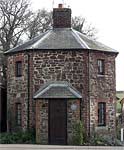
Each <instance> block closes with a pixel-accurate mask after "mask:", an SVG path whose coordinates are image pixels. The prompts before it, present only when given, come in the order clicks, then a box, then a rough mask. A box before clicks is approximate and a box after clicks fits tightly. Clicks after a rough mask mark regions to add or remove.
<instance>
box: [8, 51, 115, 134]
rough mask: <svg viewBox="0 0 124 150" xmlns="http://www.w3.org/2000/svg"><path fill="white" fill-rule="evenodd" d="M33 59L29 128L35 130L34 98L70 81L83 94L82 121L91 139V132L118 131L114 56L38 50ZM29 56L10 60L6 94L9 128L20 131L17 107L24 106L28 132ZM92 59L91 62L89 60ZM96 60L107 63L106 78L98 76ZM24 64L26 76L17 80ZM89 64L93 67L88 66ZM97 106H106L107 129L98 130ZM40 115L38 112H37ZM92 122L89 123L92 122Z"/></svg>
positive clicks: (23, 127) (24, 126)
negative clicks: (43, 89) (49, 86)
mask: <svg viewBox="0 0 124 150" xmlns="http://www.w3.org/2000/svg"><path fill="white" fill-rule="evenodd" d="M28 55H30V58H29V63H30V69H29V72H30V80H29V83H30V89H29V93H30V95H29V96H30V108H29V112H30V116H29V118H30V120H29V123H30V128H32V127H35V122H37V121H35V118H36V115H35V101H34V100H33V95H34V94H35V92H36V91H37V90H39V88H40V87H41V86H42V85H44V83H46V82H48V81H67V82H68V83H70V84H71V85H72V86H73V87H75V88H76V89H77V90H78V91H79V92H80V93H81V94H82V100H81V120H83V122H84V126H85V129H86V132H87V135H89V131H91V134H92V131H93V130H94V128H95V129H96V131H99V132H100V131H104V130H103V129H105V131H106V132H108V133H113V134H114V131H115V100H116V97H115V95H116V93H115V55H113V54H112V53H103V52H97V51H92V52H90V54H88V51H86V50H82V51H81V50H78V51H74V50H70V51H69V50H68V51H67V50H54V51H52V50H48V51H47V50H44V51H43V50H42V51H41V50H39V51H38V50H37V51H32V52H30V53H29V54H28ZM28 55H27V53H18V54H13V55H10V56H8V70H7V92H8V95H7V96H8V126H9V129H10V130H15V129H16V130H17V129H18V127H16V123H15V114H16V110H15V104H16V103H21V105H22V126H21V128H22V129H23V130H26V129H27V122H28V121H27V116H28V115H27V112H28V109H27V107H28V87H27V86H28ZM88 57H89V59H88ZM97 59H104V60H105V75H103V76H99V75H98V73H97ZM20 60H21V61H22V63H23V75H22V77H15V62H16V61H20ZM88 61H89V62H90V64H88ZM98 102H106V106H107V110H106V113H107V118H106V122H107V126H106V127H105V128H102V130H101V128H99V127H98ZM36 113H38V112H36ZM89 120H90V122H89Z"/></svg>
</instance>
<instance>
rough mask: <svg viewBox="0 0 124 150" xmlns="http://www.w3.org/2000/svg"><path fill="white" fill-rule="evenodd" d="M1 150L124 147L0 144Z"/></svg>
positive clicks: (110, 149) (119, 149) (105, 149)
mask: <svg viewBox="0 0 124 150" xmlns="http://www.w3.org/2000/svg"><path fill="white" fill-rule="evenodd" d="M0 150H124V147H122V146H120V147H119V146H114V147H110V146H56V145H24V144H22V145H19V144H0Z"/></svg>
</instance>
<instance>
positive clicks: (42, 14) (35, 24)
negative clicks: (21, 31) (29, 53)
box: [27, 9, 52, 39]
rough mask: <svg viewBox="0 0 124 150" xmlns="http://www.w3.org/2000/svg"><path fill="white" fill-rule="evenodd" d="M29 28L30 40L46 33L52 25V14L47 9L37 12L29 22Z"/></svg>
mask: <svg viewBox="0 0 124 150" xmlns="http://www.w3.org/2000/svg"><path fill="white" fill-rule="evenodd" d="M28 24H29V28H27V35H28V38H29V39H31V38H34V37H35V36H37V35H39V34H40V33H44V32H46V31H47V30H48V29H49V28H50V27H51V24H52V13H51V12H48V11H46V10H45V9H41V10H38V11H37V12H35V13H34V14H33V16H32V18H31V19H30V20H28Z"/></svg>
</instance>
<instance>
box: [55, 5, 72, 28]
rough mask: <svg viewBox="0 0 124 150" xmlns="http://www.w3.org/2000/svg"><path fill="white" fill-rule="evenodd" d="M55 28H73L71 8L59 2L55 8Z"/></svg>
mask: <svg viewBox="0 0 124 150" xmlns="http://www.w3.org/2000/svg"><path fill="white" fill-rule="evenodd" d="M53 28H71V9H69V8H63V4H59V5H58V8H54V9H53Z"/></svg>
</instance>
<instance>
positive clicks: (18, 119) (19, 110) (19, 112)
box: [16, 103, 21, 126]
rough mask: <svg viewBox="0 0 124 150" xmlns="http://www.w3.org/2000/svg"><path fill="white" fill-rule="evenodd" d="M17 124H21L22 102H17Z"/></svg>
mask: <svg viewBox="0 0 124 150" xmlns="http://www.w3.org/2000/svg"><path fill="white" fill-rule="evenodd" d="M16 124H17V125H18V126H20V125H21V104H20V103H17V104H16Z"/></svg>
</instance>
